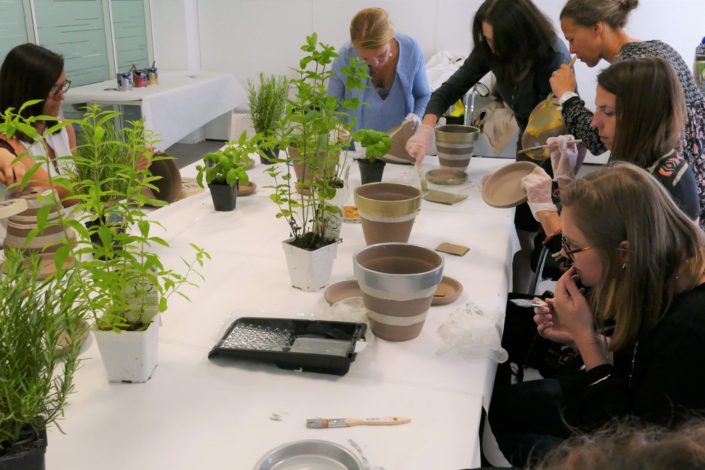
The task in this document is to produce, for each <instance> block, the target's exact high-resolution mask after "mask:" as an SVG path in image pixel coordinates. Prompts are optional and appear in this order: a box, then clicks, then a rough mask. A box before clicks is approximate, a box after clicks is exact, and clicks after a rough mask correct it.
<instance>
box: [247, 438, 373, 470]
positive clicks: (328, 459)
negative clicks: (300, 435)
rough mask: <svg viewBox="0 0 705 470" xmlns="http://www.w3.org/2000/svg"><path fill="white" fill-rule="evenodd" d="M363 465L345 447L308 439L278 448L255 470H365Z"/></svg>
mask: <svg viewBox="0 0 705 470" xmlns="http://www.w3.org/2000/svg"><path fill="white" fill-rule="evenodd" d="M362 468H363V467H362V462H361V461H360V459H358V458H357V457H356V456H355V455H354V454H353V453H352V452H350V451H349V450H348V449H346V448H345V447H343V446H341V445H340V444H337V443H335V442H331V441H323V440H318V439H307V440H303V441H294V442H289V443H288V444H284V445H281V446H279V447H276V448H274V449H272V450H270V451H269V452H267V454H265V456H264V457H262V458H261V459H260V460H259V462H257V464H256V465H255V468H254V470H300V469H306V470H362Z"/></svg>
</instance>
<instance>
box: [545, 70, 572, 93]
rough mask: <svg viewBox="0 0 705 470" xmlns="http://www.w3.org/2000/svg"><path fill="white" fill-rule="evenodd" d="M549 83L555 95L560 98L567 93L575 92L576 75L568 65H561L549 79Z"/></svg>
mask: <svg viewBox="0 0 705 470" xmlns="http://www.w3.org/2000/svg"><path fill="white" fill-rule="evenodd" d="M548 83H550V85H551V90H552V91H553V94H554V95H555V96H557V97H558V98H560V97H561V95H563V93H565V92H566V91H575V74H574V73H573V69H572V68H571V67H570V65H568V64H561V66H560V67H559V68H558V69H556V70H554V71H553V73H552V74H551V77H550V78H549V79H548Z"/></svg>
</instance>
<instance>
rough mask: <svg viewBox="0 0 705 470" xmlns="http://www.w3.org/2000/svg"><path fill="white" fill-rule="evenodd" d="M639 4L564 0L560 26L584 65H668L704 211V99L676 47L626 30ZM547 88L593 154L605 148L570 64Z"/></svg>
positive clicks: (613, 0)
mask: <svg viewBox="0 0 705 470" xmlns="http://www.w3.org/2000/svg"><path fill="white" fill-rule="evenodd" d="M638 5H639V0H568V1H567V2H566V4H565V6H564V7H563V9H562V10H561V13H560V21H561V29H562V30H563V34H564V35H565V38H566V40H567V41H568V44H569V46H570V51H571V52H572V53H575V55H576V56H577V57H578V59H580V60H581V61H583V62H584V63H585V64H587V65H588V67H594V66H595V65H597V64H598V63H599V61H600V60H601V59H604V60H606V61H607V62H609V63H611V64H615V63H617V62H620V61H623V60H627V59H633V58H639V57H660V58H662V59H664V60H666V61H667V62H668V63H669V64H670V65H671V67H672V68H673V70H674V72H675V74H676V77H677V78H678V81H679V82H680V84H681V86H682V87H683V94H684V100H685V108H686V119H685V121H684V123H683V132H682V134H681V139H682V152H683V157H685V159H686V161H687V162H688V164H689V165H690V166H691V167H692V169H693V172H694V175H695V178H696V181H697V184H698V195H699V201H700V209H701V214H700V215H705V212H704V211H705V98H703V95H702V94H701V93H700V90H699V89H698V87H697V86H696V85H695V81H694V79H693V74H692V73H691V71H690V67H688V65H687V64H686V63H685V61H684V60H683V58H682V57H681V56H680V54H678V52H677V51H676V50H675V49H673V48H672V47H671V46H669V45H668V44H666V43H664V42H662V41H658V40H650V41H642V40H639V39H636V38H634V37H631V36H630V35H629V34H628V33H627V32H626V30H625V29H624V28H625V26H626V23H627V19H628V18H629V14H630V13H631V12H632V11H633V10H634V9H635V8H637V6H638ZM634 85H637V84H636V83H634ZM551 88H552V90H553V93H554V94H555V95H556V96H558V97H559V100H560V102H561V104H562V113H563V117H564V119H565V123H566V127H567V129H568V132H569V133H570V134H572V135H574V136H575V138H577V139H582V141H583V145H585V146H586V147H587V148H588V149H589V150H590V151H591V152H592V153H593V154H595V155H598V154H600V153H602V152H605V151H606V150H607V149H608V147H607V146H606V145H605V143H604V142H603V141H602V140H601V139H600V136H599V134H598V132H597V131H596V130H595V129H594V128H592V127H591V126H590V122H591V120H592V115H593V113H592V112H591V111H590V110H588V109H587V108H586V107H585V103H584V102H583V101H582V100H581V99H580V98H579V97H578V96H577V95H576V94H575V93H574V91H575V75H574V74H573V72H572V70H570V68H568V67H561V68H560V69H559V70H557V71H556V72H555V73H554V74H553V76H552V77H551ZM647 97H648V99H652V98H653V96H649V95H645V96H644V97H643V98H647ZM701 222H705V218H701Z"/></svg>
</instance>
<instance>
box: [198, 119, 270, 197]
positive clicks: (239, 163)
mask: <svg viewBox="0 0 705 470" xmlns="http://www.w3.org/2000/svg"><path fill="white" fill-rule="evenodd" d="M257 150H258V146H257V145H256V144H255V138H253V139H251V140H249V141H248V140H247V134H246V133H244V132H243V133H242V134H241V135H240V139H239V140H238V141H237V142H229V143H228V145H226V146H225V147H224V148H222V149H221V150H218V151H216V152H211V153H208V154H206V155H205V156H204V157H203V163H204V164H203V165H197V166H196V169H197V170H198V175H197V176H196V181H197V182H198V185H199V186H201V187H204V182H205V184H207V185H208V187H209V188H210V191H211V198H212V199H213V207H215V210H217V211H231V210H233V209H235V206H236V203H237V190H238V186H239V184H249V183H250V179H249V177H248V175H247V168H248V166H249V164H250V163H251V161H252V160H251V158H250V154H251V153H255V152H257Z"/></svg>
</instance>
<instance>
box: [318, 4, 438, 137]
mask: <svg viewBox="0 0 705 470" xmlns="http://www.w3.org/2000/svg"><path fill="white" fill-rule="evenodd" d="M352 57H356V58H358V59H359V60H362V61H364V62H365V63H366V64H367V66H368V67H369V75H370V76H369V78H368V80H367V83H366V87H365V88H364V89H361V90H359V89H349V88H347V87H346V86H345V79H344V77H343V74H342V68H343V67H345V66H347V65H348V63H349V62H350V59H351V58H352ZM328 94H329V95H331V96H335V97H337V98H339V99H341V100H342V99H348V98H357V99H359V100H360V101H361V102H362V103H364V104H363V105H362V106H360V107H358V108H357V109H356V110H355V111H354V112H353V114H352V115H351V116H350V117H351V118H352V119H354V122H355V127H354V130H356V131H357V130H359V129H374V130H377V131H387V130H389V129H391V128H393V127H395V126H397V125H399V124H401V123H402V122H403V121H404V119H405V118H406V117H407V116H408V115H409V114H414V115H415V116H417V118H416V119H415V120H418V119H419V117H420V116H421V115H422V114H423V112H424V110H425V109H426V103H428V100H429V98H430V97H431V89H430V87H429V85H428V79H427V78H426V68H425V62H424V57H423V53H422V51H421V46H420V45H419V43H418V42H416V40H415V39H413V38H411V37H409V36H407V35H406V34H402V33H395V32H394V29H393V28H392V25H391V23H390V21H389V14H388V13H387V12H386V11H385V10H384V9H382V8H365V9H364V10H361V11H359V12H358V13H357V14H356V15H355V17H354V18H353V19H352V22H351V23H350V43H348V44H345V45H344V46H343V47H342V48H341V49H340V51H339V56H338V58H337V59H336V60H335V61H334V62H333V76H332V77H331V79H330V81H329V82H328ZM412 119H413V117H412Z"/></svg>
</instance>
